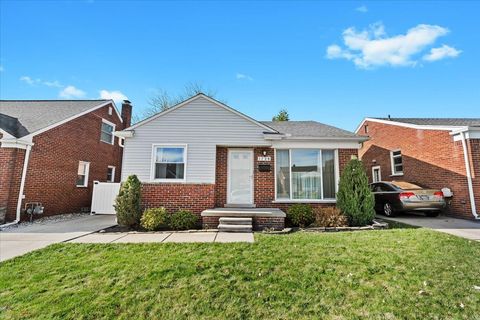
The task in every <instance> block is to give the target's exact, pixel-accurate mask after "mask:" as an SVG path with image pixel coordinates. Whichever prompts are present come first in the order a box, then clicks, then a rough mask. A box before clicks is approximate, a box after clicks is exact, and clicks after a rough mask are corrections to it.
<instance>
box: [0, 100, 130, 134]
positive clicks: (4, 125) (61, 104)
mask: <svg viewBox="0 0 480 320" xmlns="http://www.w3.org/2000/svg"><path fill="white" fill-rule="evenodd" d="M108 104H112V106H113V108H114V109H115V111H116V113H117V115H118V117H119V118H120V120H121V117H120V115H119V114H118V111H117V108H116V107H115V104H114V102H113V101H112V100H0V115H2V121H0V128H1V129H3V130H5V131H6V132H8V133H10V134H11V135H13V136H14V137H16V138H22V137H24V136H27V135H29V134H38V133H41V132H43V131H45V130H48V129H50V128H51V127H54V126H56V125H60V124H62V123H64V122H66V121H69V120H73V119H75V118H77V117H79V116H81V115H83V114H86V113H88V112H91V111H93V110H95V109H98V108H100V107H103V106H105V105H108ZM12 119H15V120H12Z"/></svg>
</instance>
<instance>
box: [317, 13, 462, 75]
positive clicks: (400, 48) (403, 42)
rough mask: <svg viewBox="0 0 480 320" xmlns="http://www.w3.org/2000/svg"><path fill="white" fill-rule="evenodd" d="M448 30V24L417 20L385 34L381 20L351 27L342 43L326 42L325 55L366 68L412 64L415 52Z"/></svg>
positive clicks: (414, 59) (345, 33)
mask: <svg viewBox="0 0 480 320" xmlns="http://www.w3.org/2000/svg"><path fill="white" fill-rule="evenodd" d="M448 32H449V30H448V29H447V28H443V27H440V26H436V25H427V24H419V25H417V26H416V27H413V28H411V29H409V30H407V32H406V33H405V34H400V35H396V36H391V37H388V36H387V33H386V32H385V27H384V25H383V24H382V23H381V22H377V23H375V24H373V25H370V27H369V28H368V29H365V30H362V31H357V30H356V29H355V28H354V27H350V28H348V29H346V30H344V31H343V34H342V36H343V42H344V44H345V47H344V48H342V47H340V46H338V45H336V44H333V45H330V46H328V47H327V55H326V57H327V58H328V59H346V60H350V61H352V62H353V63H354V64H355V65H356V66H357V67H359V68H365V69H368V68H372V67H378V66H395V67H398V66H415V65H416V63H417V60H416V57H415V56H416V55H417V54H418V53H420V52H421V51H423V50H425V49H426V48H427V47H428V46H430V45H432V44H433V43H434V42H435V41H436V40H437V39H438V38H439V37H441V36H444V35H446V34H447V33H448ZM436 54H438V53H436ZM457 55H458V54H457Z"/></svg>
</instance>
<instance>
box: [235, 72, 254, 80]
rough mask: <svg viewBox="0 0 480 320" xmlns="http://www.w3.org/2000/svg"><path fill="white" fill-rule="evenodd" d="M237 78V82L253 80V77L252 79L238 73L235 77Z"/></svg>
mask: <svg viewBox="0 0 480 320" xmlns="http://www.w3.org/2000/svg"><path fill="white" fill-rule="evenodd" d="M235 78H237V80H250V81H252V80H253V78H252V77H250V76H249V75H247V74H244V73H237V74H236V75H235Z"/></svg>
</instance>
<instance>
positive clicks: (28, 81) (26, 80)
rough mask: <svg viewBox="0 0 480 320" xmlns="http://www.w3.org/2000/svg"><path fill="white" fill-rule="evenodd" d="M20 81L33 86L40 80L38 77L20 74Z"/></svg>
mask: <svg viewBox="0 0 480 320" xmlns="http://www.w3.org/2000/svg"><path fill="white" fill-rule="evenodd" d="M20 81H23V82H25V83H27V84H29V85H31V86H33V85H34V84H36V83H38V82H39V81H40V80H39V79H36V80H34V79H32V78H30V77H29V76H22V77H20Z"/></svg>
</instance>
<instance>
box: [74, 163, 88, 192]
mask: <svg viewBox="0 0 480 320" xmlns="http://www.w3.org/2000/svg"><path fill="white" fill-rule="evenodd" d="M89 171H90V162H86V161H79V162H78V175H77V187H87V186H88V172H89Z"/></svg>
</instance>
